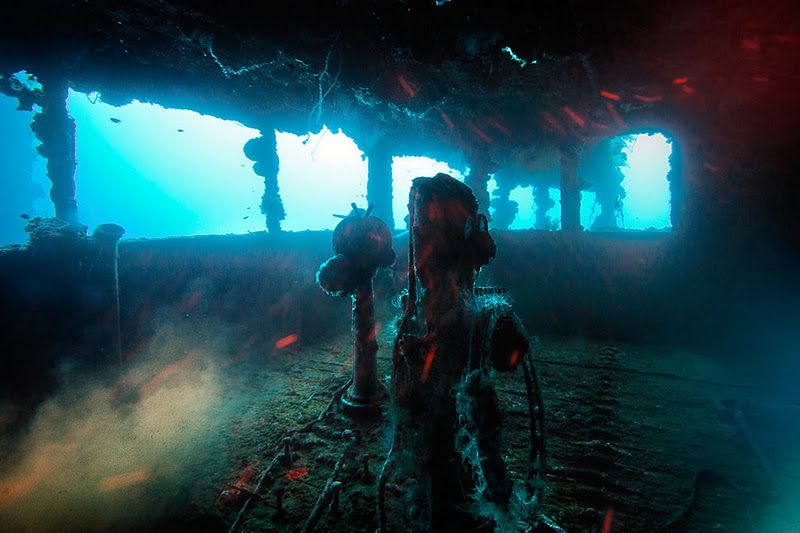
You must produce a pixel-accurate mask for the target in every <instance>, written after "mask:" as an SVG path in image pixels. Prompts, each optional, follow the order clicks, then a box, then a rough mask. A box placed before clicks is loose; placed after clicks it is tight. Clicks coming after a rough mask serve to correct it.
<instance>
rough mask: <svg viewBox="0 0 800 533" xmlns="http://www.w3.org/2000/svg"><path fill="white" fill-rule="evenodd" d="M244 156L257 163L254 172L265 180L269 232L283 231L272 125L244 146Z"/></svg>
mask: <svg viewBox="0 0 800 533" xmlns="http://www.w3.org/2000/svg"><path fill="white" fill-rule="evenodd" d="M244 155H245V156H247V158H248V159H250V160H252V161H255V163H254V164H253V172H255V173H256V174H258V175H259V176H261V177H263V178H264V195H263V196H262V198H261V212H262V213H263V214H264V216H265V217H266V224H267V231H269V232H270V233H278V232H280V231H281V221H282V220H283V219H284V218H286V211H285V210H284V209H283V201H282V200H281V196H280V191H279V190H278V170H279V169H280V160H279V158H278V145H277V139H276V138H275V130H274V129H273V128H272V126H270V125H266V126H263V127H262V128H261V137H256V138H255V139H250V140H249V141H247V143H246V144H245V145H244Z"/></svg>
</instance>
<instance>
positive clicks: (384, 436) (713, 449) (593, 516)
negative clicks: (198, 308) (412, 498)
mask: <svg viewBox="0 0 800 533" xmlns="http://www.w3.org/2000/svg"><path fill="white" fill-rule="evenodd" d="M228 333H229V331H228V329H227V328H226V327H225V326H221V325H213V326H212V325H209V324H208V323H200V322H193V321H191V320H187V321H186V322H185V323H181V324H177V325H174V324H173V325H167V326H163V327H162V328H160V330H159V331H158V332H157V334H156V335H155V336H154V337H153V338H152V339H151V340H150V341H149V343H148V344H147V345H145V346H142V347H140V348H139V349H138V351H137V353H135V354H129V356H130V360H131V361H136V362H135V363H128V364H126V365H124V366H123V367H122V368H118V369H115V371H114V372H112V373H111V374H110V375H105V376H100V377H99V376H86V375H80V376H79V375H72V376H70V373H69V369H65V370H64V372H65V374H64V375H65V376H66V377H65V382H66V384H65V385H64V387H63V388H62V389H61V390H59V391H57V392H56V393H55V394H54V395H53V396H52V397H50V398H49V399H48V400H46V401H45V402H43V403H42V404H40V405H39V406H38V408H37V410H36V411H35V413H32V414H30V415H29V417H28V418H27V421H26V423H25V424H24V425H23V427H22V429H18V430H17V431H15V432H13V433H12V432H11V431H9V430H8V425H9V424H8V421H9V420H11V419H12V418H13V415H14V413H13V410H12V408H11V407H10V406H6V407H4V411H3V412H2V416H3V418H2V419H1V421H2V422H3V424H4V433H3V435H2V438H3V441H4V442H3V443H2V444H3V448H4V449H6V450H10V453H9V454H8V455H7V458H6V460H4V461H3V462H2V465H0V530H3V531H44V530H49V531H56V530H58V531H65V530H72V531H77V530H81V531H87V530H94V531H100V530H104V531H109V530H141V529H144V528H148V529H150V528H158V529H164V530H191V531H227V530H228V529H229V528H230V527H231V525H232V524H233V523H234V522H235V521H236V520H237V515H238V516H239V519H238V522H236V523H237V530H240V531H292V530H300V529H301V528H302V526H303V524H304V523H306V521H307V519H308V517H309V515H310V513H311V511H312V508H313V507H314V504H315V502H316V501H317V499H318V497H319V495H320V493H321V492H322V490H323V488H324V487H325V485H326V483H327V482H328V480H329V478H331V476H332V472H333V470H334V469H335V468H336V465H337V463H339V468H338V473H337V474H336V476H335V477H336V478H337V480H338V481H341V482H342V483H343V485H342V491H341V497H340V502H339V507H338V513H335V512H329V511H328V510H327V507H326V510H325V512H324V513H323V515H322V516H321V517H320V519H319V521H318V523H317V528H318V529H319V530H325V531H374V530H375V527H376V515H375V476H377V474H378V472H379V471H380V467H381V464H382V462H383V459H384V458H385V456H386V453H387V451H388V449H389V435H388V423H386V422H385V421H381V420H377V421H374V422H361V423H356V422H353V421H352V420H350V419H349V418H347V417H346V416H344V415H343V414H342V413H341V412H340V410H339V409H338V405H337V404H336V403H335V402H334V404H333V405H334V407H335V408H334V409H332V410H329V413H328V414H327V415H324V416H322V417H320V414H321V413H325V412H326V408H327V407H328V405H329V404H330V403H331V398H332V397H333V396H334V394H335V392H336V390H337V389H339V388H340V387H341V386H342V385H343V384H344V383H346V381H347V379H348V377H349V372H350V368H351V367H350V359H351V355H350V346H351V343H350V339H349V335H341V336H339V337H335V338H328V339H325V340H323V341H320V342H314V343H306V342H304V341H303V339H298V340H297V341H296V342H292V343H291V344H288V345H287V346H285V347H283V348H277V347H274V348H273V349H271V350H269V351H268V353H263V352H262V351H259V350H255V349H241V348H240V347H238V348H233V349H232V348H231V346H232V345H233V344H234V343H232V342H230V340H229V339H230V338H232V336H229V335H228ZM391 334H392V333H391V331H390V329H386V330H385V331H383V332H382V333H381V337H382V338H381V350H380V352H379V366H380V372H381V375H383V376H386V379H388V374H389V373H390V364H389V357H390V346H391ZM535 359H536V361H537V365H538V372H539V378H540V381H541V385H542V390H543V396H544V402H545V410H546V426H545V428H546V431H547V445H548V462H549V470H548V473H547V493H546V501H545V505H544V511H545V513H546V514H547V515H548V516H550V517H551V518H552V519H554V520H555V521H556V522H557V523H558V524H559V525H560V526H561V527H563V528H564V529H565V530H566V531H598V530H601V529H602V528H603V525H604V523H606V522H607V521H609V522H610V523H611V524H612V526H611V527H612V529H611V530H612V531H659V530H663V531H767V532H772V531H774V532H784V531H786V532H789V531H797V530H798V527H800V510H798V509H797V506H796V505H795V502H796V501H797V498H798V497H800V451H798V450H800V424H797V421H798V420H800V407H798V406H796V405H787V404H784V403H781V402H779V401H777V400H774V399H770V398H769V396H768V394H766V393H765V392H764V391H763V390H759V389H757V388H755V387H754V384H753V383H750V382H749V381H750V380H749V377H748V376H747V375H746V374H744V373H739V374H737V373H735V372H734V371H731V370H729V369H726V368H723V367H722V366H721V365H720V364H719V362H718V360H715V359H713V358H709V357H706V356H704V355H703V354H700V353H696V352H689V351H684V350H677V349H673V348H670V347H668V346H659V345H643V344H632V343H623V342H617V343H611V342H601V341H594V340H586V339H583V338H578V337H546V338H543V339H542V340H541V343H540V345H539V346H538V348H537V350H536V353H535ZM494 379H495V386H496V389H497V391H498V395H499V397H500V403H501V406H502V408H503V411H504V414H505V428H504V431H505V433H504V439H503V447H504V450H505V452H504V453H505V457H506V461H507V462H508V464H509V467H510V471H511V476H512V477H513V478H515V479H519V480H521V479H522V478H523V477H524V472H525V468H524V464H525V460H526V457H527V435H528V418H527V416H528V415H527V399H526V397H525V384H524V381H523V379H522V376H521V374H520V373H512V374H497V375H495V376H494ZM347 429H351V430H356V431H357V432H358V433H359V434H360V436H361V441H360V443H359V444H358V446H356V447H355V448H354V449H352V450H351V452H350V453H344V452H345V449H346V448H347V447H348V445H347V442H346V441H347V433H344V432H345V430H347ZM343 434H344V436H343ZM286 437H291V440H290V443H289V452H290V453H289V455H290V457H286V456H284V453H285V441H284V438H286ZM342 457H344V459H343V460H341V461H340V459H342ZM268 468H269V473H268V475H266V476H264V475H263V472H264V470H265V469H268ZM259 480H262V481H261V484H260V486H259ZM279 495H280V498H281V500H282V502H281V507H282V508H283V512H282V513H278V512H276V499H277V498H278V496H279ZM248 500H250V502H249V504H247V506H246V508H245V510H244V512H241V513H240V511H241V510H242V508H243V506H244V505H245V503H246V502H247V501H248ZM404 505H406V502H404V501H403V494H402V490H401V488H400V487H394V486H393V484H392V483H391V482H390V485H389V488H388V490H387V510H388V513H389V521H390V523H391V521H392V515H393V513H395V512H399V511H400V510H401V509H402V508H403V506H404Z"/></svg>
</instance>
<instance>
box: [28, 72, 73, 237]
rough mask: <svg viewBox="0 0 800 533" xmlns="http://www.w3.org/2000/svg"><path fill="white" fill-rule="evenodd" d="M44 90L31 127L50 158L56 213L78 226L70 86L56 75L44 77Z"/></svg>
mask: <svg viewBox="0 0 800 533" xmlns="http://www.w3.org/2000/svg"><path fill="white" fill-rule="evenodd" d="M42 84H43V87H44V91H43V93H42V94H41V95H37V97H36V101H37V103H38V104H39V105H41V106H42V111H41V112H40V113H37V114H35V115H34V117H33V121H32V122H31V130H32V131H33V133H34V134H35V135H36V138H37V139H38V140H39V141H40V142H41V143H42V144H40V145H39V146H38V147H37V148H36V150H37V151H38V152H39V153H40V154H41V155H42V156H43V157H44V158H45V159H47V177H48V178H50V181H51V182H52V183H53V186H52V188H51V189H50V199H51V200H52V201H53V205H54V206H55V211H56V216H57V217H58V218H60V219H61V220H64V221H65V222H67V223H69V224H70V225H73V226H76V227H77V226H79V225H80V224H79V222H78V203H77V201H76V199H75V168H76V163H75V119H74V118H72V117H71V116H70V114H69V111H68V110H67V98H68V96H69V88H68V87H67V82H66V81H65V80H63V79H60V78H57V77H43V78H42Z"/></svg>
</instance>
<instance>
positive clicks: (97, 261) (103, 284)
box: [91, 224, 125, 363]
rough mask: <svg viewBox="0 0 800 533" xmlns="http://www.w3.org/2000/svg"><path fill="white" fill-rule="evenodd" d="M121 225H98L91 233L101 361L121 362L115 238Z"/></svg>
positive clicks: (116, 240) (117, 263) (121, 233)
mask: <svg viewBox="0 0 800 533" xmlns="http://www.w3.org/2000/svg"><path fill="white" fill-rule="evenodd" d="M124 233H125V228H123V227H122V226H119V225H117V224H100V225H99V226H97V229H95V230H94V233H93V234H92V240H93V241H94V260H93V262H92V270H91V273H92V279H91V284H92V286H93V287H94V291H95V293H96V294H97V305H98V321H97V322H98V326H99V331H100V333H99V337H100V338H99V339H98V343H97V346H98V351H99V352H100V357H101V359H102V361H103V362H107V363H121V362H122V338H121V337H122V336H121V332H120V318H119V269H118V266H119V261H118V253H117V252H118V246H117V244H118V243H119V240H120V239H121V238H122V235H123V234H124Z"/></svg>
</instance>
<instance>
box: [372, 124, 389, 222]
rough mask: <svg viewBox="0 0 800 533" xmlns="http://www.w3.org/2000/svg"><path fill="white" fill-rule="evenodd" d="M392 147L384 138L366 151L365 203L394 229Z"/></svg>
mask: <svg viewBox="0 0 800 533" xmlns="http://www.w3.org/2000/svg"><path fill="white" fill-rule="evenodd" d="M392 147H393V144H392V143H391V142H390V140H389V139H388V138H386V137H384V138H382V139H380V140H379V141H378V142H376V143H375V144H374V145H373V146H372V147H371V148H369V149H368V150H367V166H368V168H367V173H368V179H367V201H368V202H369V204H370V205H374V206H375V211H374V212H375V216H376V217H378V218H379V219H381V220H383V221H384V222H385V223H386V225H387V226H388V227H389V229H394V215H393V213H392V155H393V153H392Z"/></svg>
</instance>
